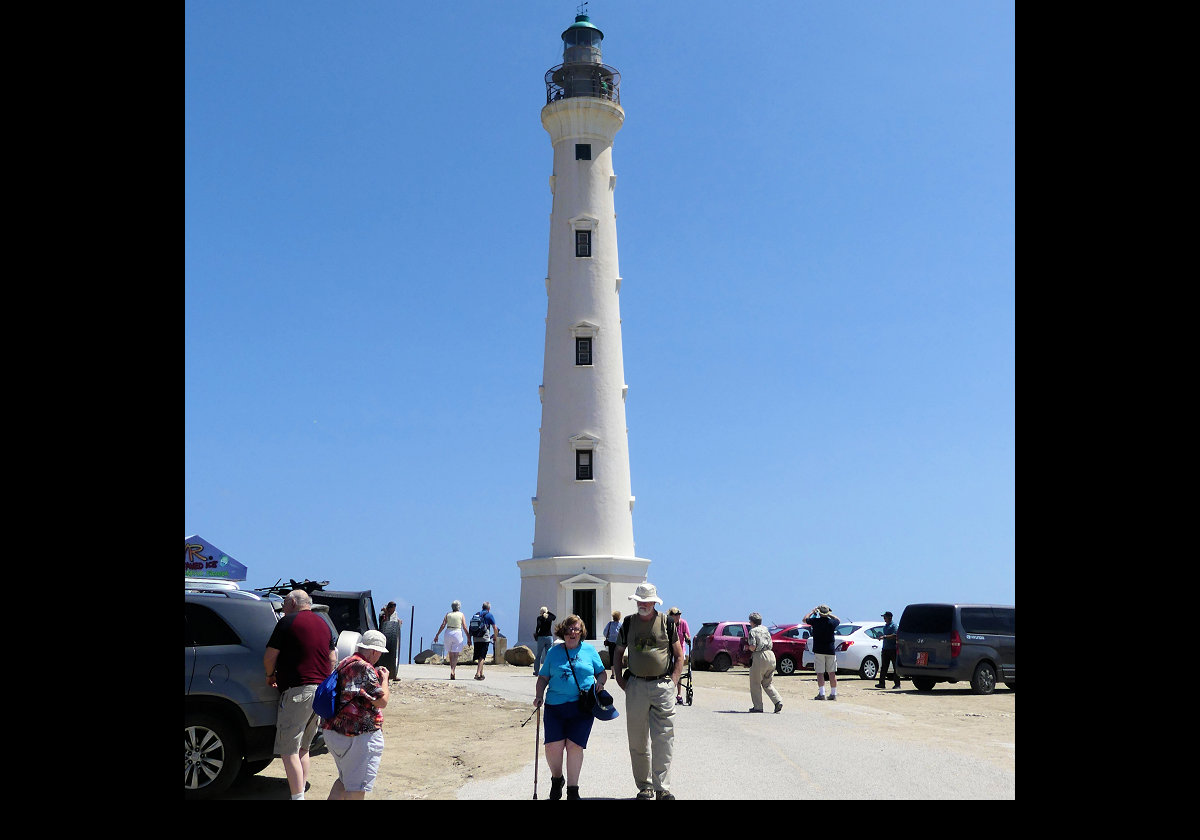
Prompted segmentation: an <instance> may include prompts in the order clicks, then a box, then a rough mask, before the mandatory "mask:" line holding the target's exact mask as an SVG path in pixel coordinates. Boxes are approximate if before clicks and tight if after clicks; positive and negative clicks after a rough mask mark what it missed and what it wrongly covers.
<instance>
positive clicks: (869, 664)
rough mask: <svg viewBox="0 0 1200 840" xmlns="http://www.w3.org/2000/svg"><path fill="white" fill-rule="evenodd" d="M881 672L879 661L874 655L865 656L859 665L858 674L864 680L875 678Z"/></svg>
mask: <svg viewBox="0 0 1200 840" xmlns="http://www.w3.org/2000/svg"><path fill="white" fill-rule="evenodd" d="M878 674H879V663H878V662H876V661H875V657H874V656H864V657H863V661H862V664H860V665H859V666H858V675H859V676H860V677H862V678H863V679H864V680H873V679H875V677H876V676H877V675H878Z"/></svg>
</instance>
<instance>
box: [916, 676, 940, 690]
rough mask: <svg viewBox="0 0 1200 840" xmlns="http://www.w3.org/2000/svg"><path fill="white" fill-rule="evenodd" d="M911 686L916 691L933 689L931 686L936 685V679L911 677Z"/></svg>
mask: <svg viewBox="0 0 1200 840" xmlns="http://www.w3.org/2000/svg"><path fill="white" fill-rule="evenodd" d="M912 684H913V688H915V689H916V690H917V691H933V687H934V686H935V685H937V680H935V679H932V678H930V677H913V678H912Z"/></svg>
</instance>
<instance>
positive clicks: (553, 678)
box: [533, 607, 612, 799]
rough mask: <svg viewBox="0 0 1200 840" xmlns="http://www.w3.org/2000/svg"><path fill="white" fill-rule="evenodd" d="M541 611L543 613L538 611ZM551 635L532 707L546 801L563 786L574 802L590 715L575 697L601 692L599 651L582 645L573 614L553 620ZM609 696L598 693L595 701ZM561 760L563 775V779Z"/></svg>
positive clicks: (604, 675)
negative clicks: (540, 728) (541, 711)
mask: <svg viewBox="0 0 1200 840" xmlns="http://www.w3.org/2000/svg"><path fill="white" fill-rule="evenodd" d="M543 609H545V608H544V607H543ZM554 635H555V636H558V638H560V639H562V640H563V643H562V644H561V645H554V646H552V647H551V648H550V649H549V650H548V651H547V652H546V659H545V661H544V662H542V667H541V670H540V671H539V672H538V679H537V685H536V686H535V687H534V691H535V692H536V696H535V697H534V698H533V705H534V708H537V707H539V706H542V705H543V703H544V704H545V709H546V737H545V740H544V741H543V743H544V744H545V748H546V764H548V765H549V766H550V798H551V799H562V791H563V785H564V784H565V785H566V787H567V799H579V773H580V771H581V770H582V769H583V751H584V750H586V749H587V744H588V737H589V736H590V735H591V733H592V721H593V720H595V717H593V715H592V713H591V711H590V710H589V711H584V710H583V709H581V708H580V706H579V698H580V696H581V695H583V694H585V693H587V692H590V691H591V690H592V686H596V687H597V689H603V687H604V682H605V680H607V679H608V672H607V671H606V670H605V669H604V662H603V660H601V659H600V654H599V652H598V651H597V650H596V649H595V648H594V647H592V646H591V645H590V644H589V643H587V642H585V641H583V637H584V636H586V635H587V626H586V625H585V624H584V623H583V619H582V618H580V617H579V616H577V615H569V616H567V617H566V618H564V619H563V620H562V621H561V622H559V625H558V627H556V628H555V629H554ZM605 698H607V701H608V704H609V705H611V703H612V697H611V696H610V695H608V693H607V692H604V693H603V694H602V695H601V699H602V700H604V699H605ZM564 756H565V758H566V776H565V777H564V775H563V764H564V761H563V759H564Z"/></svg>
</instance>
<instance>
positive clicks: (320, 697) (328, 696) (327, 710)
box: [312, 668, 345, 720]
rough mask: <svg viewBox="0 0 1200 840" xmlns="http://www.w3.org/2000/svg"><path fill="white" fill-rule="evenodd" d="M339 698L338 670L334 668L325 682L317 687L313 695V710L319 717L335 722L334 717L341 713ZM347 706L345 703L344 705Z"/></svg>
mask: <svg viewBox="0 0 1200 840" xmlns="http://www.w3.org/2000/svg"><path fill="white" fill-rule="evenodd" d="M337 698H338V669H337V668H334V669H333V671H332V672H331V673H330V674H329V676H328V677H326V678H325V680H324V681H323V682H322V683H321V684H320V685H318V686H317V693H316V694H314V695H313V702H312V708H313V711H314V712H316V713H317V715H318V716H319V717H321V718H323V719H325V720H333V718H334V715H336V714H337V713H338V712H339V711H341V708H342V707H341V706H339V705H338V704H337ZM342 705H343V706H344V705H345V704H344V703H343V704H342Z"/></svg>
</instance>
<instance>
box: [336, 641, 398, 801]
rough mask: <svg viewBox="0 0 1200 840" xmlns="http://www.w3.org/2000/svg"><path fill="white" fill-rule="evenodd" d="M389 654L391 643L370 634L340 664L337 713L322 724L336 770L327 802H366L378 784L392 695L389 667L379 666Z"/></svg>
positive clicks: (338, 669)
mask: <svg viewBox="0 0 1200 840" xmlns="http://www.w3.org/2000/svg"><path fill="white" fill-rule="evenodd" d="M385 653H387V639H385V638H384V636H383V634H382V633H380V632H379V631H378V630H368V631H367V632H366V633H363V634H362V638H361V639H359V641H358V647H357V649H356V650H355V651H354V653H352V654H350V655H349V656H347V657H346V658H345V659H343V660H342V661H341V662H339V663H338V665H337V671H338V695H337V713H336V714H334V716H333V717H332V718H330V719H329V720H322V721H321V729H323V730H324V731H325V745H326V746H327V747H329V753H330V754H331V755H332V756H333V762H334V764H336V765H337V771H338V777H337V780H336V781H335V782H334V783H333V788H332V789H331V790H330V791H329V797H328V798H329V799H365V798H366V795H367V794H368V793H370V792H371V788H373V787H374V786H375V776H376V775H377V774H378V773H379V760H380V759H381V758H382V757H383V712H382V709H383V708H384V707H385V706H386V705H387V704H388V697H389V696H390V694H391V692H390V690H389V689H388V669H387V668H384V667H382V666H381V667H379V668H376V667H375V663H376V662H378V661H379V657H381V656H382V655H383V654H385Z"/></svg>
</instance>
